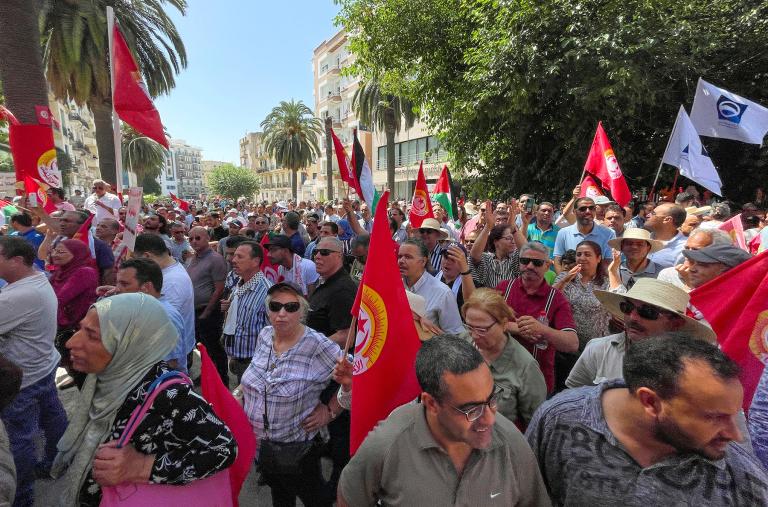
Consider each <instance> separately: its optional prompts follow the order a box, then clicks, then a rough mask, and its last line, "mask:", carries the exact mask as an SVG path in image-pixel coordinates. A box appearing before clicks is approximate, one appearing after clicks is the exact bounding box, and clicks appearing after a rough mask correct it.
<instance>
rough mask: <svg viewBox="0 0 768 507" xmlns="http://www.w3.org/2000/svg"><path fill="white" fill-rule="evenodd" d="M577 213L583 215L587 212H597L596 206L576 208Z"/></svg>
mask: <svg viewBox="0 0 768 507" xmlns="http://www.w3.org/2000/svg"><path fill="white" fill-rule="evenodd" d="M576 210H577V211H580V212H581V213H584V212H585V211H595V205H594V204H593V205H592V206H579V207H578V208H576Z"/></svg>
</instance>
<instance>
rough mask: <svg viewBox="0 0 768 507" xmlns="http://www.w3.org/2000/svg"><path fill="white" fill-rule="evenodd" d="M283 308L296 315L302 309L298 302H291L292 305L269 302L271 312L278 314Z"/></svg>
mask: <svg viewBox="0 0 768 507" xmlns="http://www.w3.org/2000/svg"><path fill="white" fill-rule="evenodd" d="M283 308H285V311H286V312H288V313H296V312H298V311H299V308H301V305H300V304H299V303H298V302H296V301H291V302H290V303H278V302H277V301H270V302H269V311H270V312H275V313H277V312H279V311H280V310H282V309H283Z"/></svg>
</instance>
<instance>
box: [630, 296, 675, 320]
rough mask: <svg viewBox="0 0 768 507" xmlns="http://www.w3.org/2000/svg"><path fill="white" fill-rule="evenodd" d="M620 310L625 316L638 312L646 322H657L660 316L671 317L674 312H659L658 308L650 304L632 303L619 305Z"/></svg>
mask: <svg viewBox="0 0 768 507" xmlns="http://www.w3.org/2000/svg"><path fill="white" fill-rule="evenodd" d="M619 309H620V310H621V313H623V314H624V315H629V314H630V313H632V312H633V311H634V310H637V314H638V315H639V316H640V317H642V318H644V319H645V320H657V319H658V318H659V316H660V315H662V314H666V315H670V314H671V313H672V312H666V311H664V310H659V309H658V308H657V307H655V306H653V305H648V304H642V305H636V304H634V303H633V302H632V301H626V300H624V301H622V302H621V303H619Z"/></svg>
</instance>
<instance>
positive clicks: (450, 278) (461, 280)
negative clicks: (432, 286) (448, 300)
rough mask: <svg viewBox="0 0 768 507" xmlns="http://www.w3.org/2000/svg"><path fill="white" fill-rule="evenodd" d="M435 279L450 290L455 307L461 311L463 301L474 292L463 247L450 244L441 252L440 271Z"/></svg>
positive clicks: (470, 271) (473, 284)
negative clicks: (454, 299) (454, 300)
mask: <svg viewBox="0 0 768 507" xmlns="http://www.w3.org/2000/svg"><path fill="white" fill-rule="evenodd" d="M435 278H437V279H438V280H440V281H441V282H443V283H444V284H445V285H446V286H448V288H450V289H451V292H452V293H453V295H454V297H455V298H456V305H457V306H458V307H459V309H461V307H462V306H463V305H464V300H466V299H469V296H471V295H472V291H474V290H475V283H474V281H473V280H472V270H470V269H469V261H468V260H467V252H466V250H465V249H464V247H463V246H460V245H458V244H451V245H450V246H448V247H446V248H445V249H444V250H443V260H442V263H441V264H440V271H439V272H438V273H437V274H435Z"/></svg>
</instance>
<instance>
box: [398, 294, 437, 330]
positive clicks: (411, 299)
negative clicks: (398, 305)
mask: <svg viewBox="0 0 768 507" xmlns="http://www.w3.org/2000/svg"><path fill="white" fill-rule="evenodd" d="M405 295H406V296H407V297H408V306H410V307H411V311H412V312H413V313H415V314H416V315H418V316H419V317H426V316H427V300H426V299H424V298H423V297H422V296H419V295H418V294H416V293H414V292H411V291H409V290H407V291H405ZM414 324H415V325H416V332H417V333H418V335H419V339H420V340H421V341H425V340H429V339H430V338H432V336H433V335H432V333H430V332H429V331H427V330H426V329H424V328H423V327H421V323H420V322H417V321H414Z"/></svg>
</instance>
